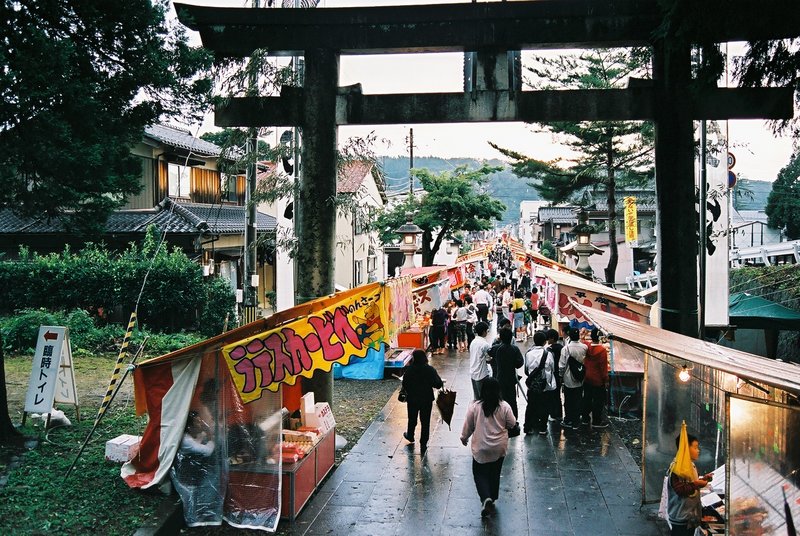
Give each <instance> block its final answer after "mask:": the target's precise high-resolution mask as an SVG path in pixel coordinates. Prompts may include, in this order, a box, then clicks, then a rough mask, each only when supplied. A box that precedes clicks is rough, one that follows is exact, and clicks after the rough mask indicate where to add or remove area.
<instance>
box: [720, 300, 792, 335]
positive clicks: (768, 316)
mask: <svg viewBox="0 0 800 536" xmlns="http://www.w3.org/2000/svg"><path fill="white" fill-rule="evenodd" d="M729 303H730V308H729V318H730V323H731V325H733V326H736V327H737V328H747V329H787V330H800V313H798V312H797V311H793V310H792V309H789V308H788V307H784V306H783V305H781V304H779V303H775V302H773V301H770V300H767V299H765V298H762V297H761V296H754V295H752V294H747V293H746V292H739V293H736V294H731V297H730V300H729Z"/></svg>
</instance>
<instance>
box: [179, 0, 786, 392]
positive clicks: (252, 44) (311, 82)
mask: <svg viewBox="0 0 800 536" xmlns="http://www.w3.org/2000/svg"><path fill="white" fill-rule="evenodd" d="M792 4H793V2H792V1H787V0H776V1H775V2H773V3H767V4H766V5H765V6H764V9H763V10H762V11H761V12H760V13H759V17H758V18H757V19H754V18H753V17H749V18H748V16H746V15H745V14H746V13H749V12H750V11H749V10H748V9H747V7H748V6H747V0H731V1H730V2H727V3H726V4H725V10H726V17H725V20H721V21H720V24H719V25H718V26H717V28H716V33H715V34H714V35H709V36H707V37H709V38H710V39H713V40H715V41H716V42H725V41H737V40H745V41H747V40H756V39H775V38H783V37H791V36H796V35H798V33H800V10H798V9H797V8H796V6H792ZM750 5H752V4H750ZM175 8H176V10H177V12H178V18H179V19H180V21H181V22H182V23H183V24H185V25H186V26H188V27H189V28H191V29H193V30H197V31H199V32H200V35H201V38H202V41H203V45H204V46H205V47H207V48H209V49H211V50H213V51H214V52H215V53H216V54H217V56H220V57H246V56H249V55H250V54H251V53H252V52H253V50H255V49H257V48H261V49H266V50H268V51H269V54H271V55H276V56H289V55H298V56H304V57H305V81H304V86H303V87H302V88H288V87H284V89H283V91H282V92H281V95H280V97H250V98H234V99H231V100H230V101H229V102H228V103H226V104H224V105H221V106H219V107H217V109H216V110H215V124H216V125H217V126H223V127H229V126H242V127H260V126H280V125H284V126H285V125H295V126H300V127H302V128H303V139H304V145H303V149H302V159H303V166H304V168H303V173H302V176H301V178H300V188H299V196H298V198H297V199H296V200H295V207H296V216H295V217H296V218H298V220H297V230H298V240H299V242H300V245H301V247H300V251H299V253H298V257H297V264H298V280H297V282H296V284H297V295H296V300H297V302H298V303H302V302H304V301H307V300H309V299H312V298H315V297H318V296H324V295H328V294H330V293H332V292H333V289H334V286H333V285H334V279H333V264H334V263H333V259H334V247H335V237H334V227H335V217H336V215H335V210H334V208H333V207H332V205H331V204H330V199H332V198H333V196H334V195H335V193H336V136H337V134H336V130H337V128H336V127H337V126H338V125H355V124H367V125H377V124H399V123H402V124H407V123H411V124H413V123H448V122H490V121H522V122H552V121H565V120H567V121H568V120H597V121H604V120H653V121H654V122H655V131H656V146H655V156H656V195H657V222H658V225H659V232H658V237H659V239H658V254H659V259H660V262H659V266H658V272H659V273H658V276H659V289H660V301H661V324H662V327H664V328H666V329H668V330H671V331H675V332H678V333H683V334H686V335H690V336H693V337H696V336H697V334H698V311H697V307H698V291H697V287H698V282H697V253H698V243H697V239H696V230H697V229H696V228H697V217H696V212H695V190H694V188H695V187H694V184H695V183H694V146H693V127H692V121H693V120H695V119H755V118H763V119H783V118H791V117H792V113H793V110H792V96H793V93H792V89H791V88H756V89H719V88H706V89H704V90H702V91H700V92H697V93H694V94H693V93H690V89H689V87H690V82H691V72H690V70H691V62H690V46H689V43H681V42H679V40H678V39H677V38H675V36H671V35H668V36H667V37H665V38H662V39H658V40H654V38H653V35H654V32H655V30H656V29H657V28H658V26H659V25H660V24H661V22H662V19H663V14H662V13H661V12H660V10H659V7H658V3H657V1H656V0H537V1H535V2H521V1H517V2H492V3H463V4H447V5H424V6H390V7H364V8H320V9H252V8H216V7H200V6H191V5H187V4H180V3H176V4H175ZM646 45H649V46H652V47H653V52H654V53H653V84H652V86H651V87H636V88H629V89H619V90H596V91H579V90H572V91H524V92H523V91H519V90H517V89H515V88H514V87H513V85H511V86H510V85H509V77H508V69H507V65H508V64H507V59H506V54H507V52H506V51H515V50H523V49H537V48H601V47H617V46H646ZM414 52H477V53H478V61H477V66H478V73H477V79H476V81H475V84H474V89H473V90H471V91H465V92H463V93H437V94H404V95H400V94H391V95H363V94H361V92H360V89H359V88H358V87H355V88H339V87H337V86H338V78H339V57H340V55H341V54H385V53H414ZM314 383H315V391H316V392H317V393H318V396H320V395H321V396H320V398H321V399H322V400H330V398H331V397H330V394H331V389H332V387H331V386H330V380H328V379H321V381H320V382H317V381H316V378H315V382H314ZM326 385H327V387H326Z"/></svg>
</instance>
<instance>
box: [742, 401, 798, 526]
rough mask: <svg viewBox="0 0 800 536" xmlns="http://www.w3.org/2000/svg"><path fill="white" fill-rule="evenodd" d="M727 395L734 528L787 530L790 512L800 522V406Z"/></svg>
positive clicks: (796, 521) (796, 522)
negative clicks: (799, 432) (798, 434)
mask: <svg viewBox="0 0 800 536" xmlns="http://www.w3.org/2000/svg"><path fill="white" fill-rule="evenodd" d="M728 400H729V404H730V409H729V412H730V424H731V427H730V461H729V463H728V477H727V483H728V490H727V492H726V493H727V494H728V497H729V501H728V505H729V507H728V508H729V512H728V520H729V525H728V526H729V534H731V535H755V534H758V535H765V536H766V535H770V534H776V535H778V534H780V535H784V534H787V527H786V516H787V514H788V515H789V516H791V517H792V519H793V525H794V526H795V527H797V526H800V503H798V501H800V490H799V489H798V486H800V442H798V441H797V435H796V434H797V430H800V408H798V407H790V406H786V405H783V404H778V403H773V402H766V401H764V400H756V399H749V398H745V397H738V396H736V395H730V396H729V397H728ZM784 498H785V499H784ZM787 510H788V512H787Z"/></svg>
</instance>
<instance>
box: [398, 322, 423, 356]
mask: <svg viewBox="0 0 800 536" xmlns="http://www.w3.org/2000/svg"><path fill="white" fill-rule="evenodd" d="M428 332H429V327H428V326H423V327H421V328H420V327H417V326H412V327H410V328H408V329H407V330H405V331H401V332H400V333H398V334H397V346H400V347H410V348H420V349H422V350H425V349H427V348H428V346H429V345H430V339H429V337H428Z"/></svg>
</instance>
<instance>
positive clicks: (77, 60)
mask: <svg viewBox="0 0 800 536" xmlns="http://www.w3.org/2000/svg"><path fill="white" fill-rule="evenodd" d="M168 7H169V4H168V1H167V0H106V1H103V2H85V1H81V0H37V1H36V2H18V1H15V0H2V3H0V19H2V20H5V21H6V22H5V23H4V24H2V25H0V43H2V46H0V63H2V65H3V69H1V70H0V182H2V184H3V188H2V190H0V208H11V209H13V210H14V211H15V212H17V213H19V214H22V215H25V216H47V217H50V218H60V219H62V220H64V222H65V223H67V224H69V225H71V226H72V227H73V228H75V229H82V230H89V229H98V228H102V226H103V224H104V222H105V219H106V217H107V216H108V214H109V213H110V212H111V211H112V210H114V209H115V208H117V207H118V206H120V205H121V204H123V203H124V201H125V197H126V196H129V195H132V194H135V193H136V192H138V191H139V189H140V185H139V177H140V176H141V172H142V171H141V166H142V163H141V160H140V159H139V158H137V157H135V156H132V155H131V154H130V149H131V147H132V146H133V145H134V144H135V143H137V142H139V141H141V139H142V132H143V130H144V127H145V126H147V125H149V124H151V123H153V122H156V121H158V120H160V119H162V120H166V119H168V118H176V117H181V116H183V117H185V116H190V117H191V118H192V119H195V120H196V119H198V118H199V117H200V115H201V114H203V113H205V112H206V110H207V107H208V99H209V98H210V93H211V85H212V84H211V78H210V76H204V73H206V72H208V70H209V69H210V67H211V60H212V58H211V55H210V53H209V52H208V51H206V50H203V49H200V48H195V47H191V46H189V44H188V39H187V36H186V34H185V32H184V31H183V30H182V29H180V28H178V27H175V23H170V22H168V20H167V18H166V13H167V9H168Z"/></svg>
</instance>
